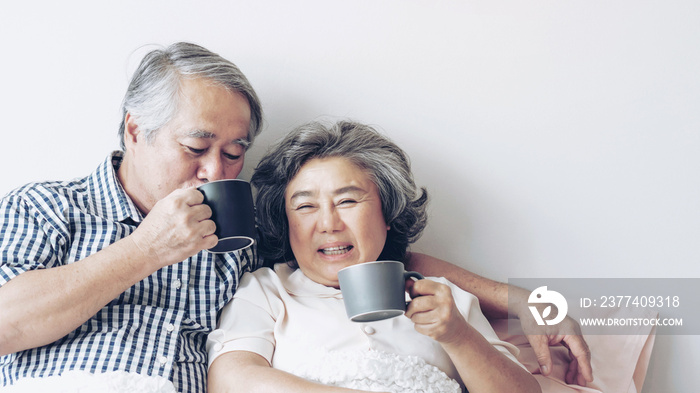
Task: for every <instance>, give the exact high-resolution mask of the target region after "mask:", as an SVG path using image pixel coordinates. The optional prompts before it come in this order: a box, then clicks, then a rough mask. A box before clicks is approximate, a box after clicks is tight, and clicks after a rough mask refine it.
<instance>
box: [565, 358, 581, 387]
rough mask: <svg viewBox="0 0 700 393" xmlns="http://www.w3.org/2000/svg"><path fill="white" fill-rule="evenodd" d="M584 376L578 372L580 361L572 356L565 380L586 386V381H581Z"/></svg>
mask: <svg viewBox="0 0 700 393" xmlns="http://www.w3.org/2000/svg"><path fill="white" fill-rule="evenodd" d="M581 378H582V376H581V375H580V374H579V372H578V361H576V358H572V359H571V362H569V367H568V368H567V369H566V375H565V376H564V380H565V381H566V383H568V384H578V385H580V386H586V381H583V385H581V384H580V383H579V380H580V379H581Z"/></svg>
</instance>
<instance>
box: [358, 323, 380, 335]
mask: <svg viewBox="0 0 700 393" xmlns="http://www.w3.org/2000/svg"><path fill="white" fill-rule="evenodd" d="M362 330H364V332H365V334H368V335H372V334H374V333H376V332H377V331H376V330H374V328H373V327H372V326H369V325H365V326H364V327H362Z"/></svg>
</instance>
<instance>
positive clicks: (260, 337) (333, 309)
mask: <svg viewBox="0 0 700 393" xmlns="http://www.w3.org/2000/svg"><path fill="white" fill-rule="evenodd" d="M430 279H431V280H434V281H438V282H441V283H444V284H446V285H448V286H449V287H450V288H451V289H452V294H453V296H454V298H455V303H456V304H457V307H458V308H459V310H460V312H461V313H462V315H463V316H464V317H465V319H466V320H467V322H468V323H469V324H470V325H471V326H473V327H474V328H475V329H476V330H477V331H479V332H480V333H481V334H482V335H483V336H484V337H485V338H486V339H487V340H488V341H489V342H490V343H491V344H493V345H494V347H495V348H496V349H498V350H499V351H501V352H502V353H504V354H505V355H506V356H508V357H509V358H510V359H511V360H513V361H514V362H516V363H517V364H520V363H518V361H517V360H516V358H515V356H516V355H517V353H518V349H517V348H516V347H515V346H513V345H511V344H509V343H506V342H504V341H501V340H499V339H498V336H496V333H495V332H494V330H493V328H492V327H491V325H490V324H489V322H488V320H487V319H486V317H485V316H484V315H483V313H482V312H481V308H480V307H479V301H478V300H477V298H476V297H475V296H474V295H472V294H470V293H468V292H465V291H463V290H461V289H460V288H458V287H457V286H455V285H454V284H452V283H450V282H449V281H447V280H445V279H444V278H430ZM413 325H414V324H413V322H412V321H411V320H410V319H409V318H407V317H406V316H404V315H401V316H398V317H396V318H392V319H387V320H383V321H378V322H370V323H356V322H351V321H350V320H349V319H348V317H347V314H346V313H345V306H344V304H343V297H342V294H341V292H340V290H338V289H335V288H332V287H327V286H324V285H321V284H319V283H316V282H314V281H312V280H311V279H309V278H308V277H306V276H305V275H304V273H302V271H301V270H299V269H292V268H290V267H289V266H287V265H286V264H277V265H276V266H275V271H274V272H273V271H272V270H271V269H267V268H264V269H258V270H257V271H255V272H254V273H245V274H244V275H243V277H242V279H241V283H240V286H239V287H238V290H237V291H236V294H235V296H234V298H233V300H232V301H231V302H230V303H229V304H228V305H226V306H225V307H224V309H223V311H222V314H221V319H220V321H219V326H218V329H216V330H214V331H213V332H212V333H211V334H210V335H209V338H208V340H207V351H208V352H209V365H211V363H212V362H213V361H214V359H216V358H217V357H218V356H219V355H221V354H223V353H226V352H231V351H249V352H254V353H257V354H259V355H261V356H262V357H264V358H265V359H267V361H268V362H269V363H270V364H271V365H272V367H274V368H277V369H281V370H284V371H287V372H290V373H292V374H295V375H298V376H301V377H304V378H306V379H309V380H315V381H318V382H322V383H325V384H328V385H337V386H345V387H352V388H361V389H370V388H372V386H370V385H372V384H373V383H374V384H375V385H376V384H377V383H378V384H380V385H383V387H382V388H384V389H387V388H389V389H390V390H391V389H393V390H395V391H407V386H402V385H408V386H410V387H411V388H413V389H414V390H416V391H417V390H418V389H419V388H420V385H421V384H424V385H427V386H429V387H432V388H436V387H437V386H436V384H440V383H443V384H445V387H447V385H450V384H452V387H451V388H450V389H454V388H455V387H456V389H457V390H454V391H459V390H458V389H459V386H458V385H457V384H456V383H455V382H454V381H452V380H450V379H449V378H447V377H446V376H445V375H444V374H446V375H447V376H449V377H450V378H453V379H456V380H459V375H458V373H457V370H456V369H455V367H454V364H453V363H452V361H451V360H450V358H449V356H448V355H447V353H446V352H445V351H444V350H443V349H442V346H441V345H440V344H439V343H438V342H437V341H435V340H433V339H432V338H430V337H428V336H424V335H422V334H420V333H418V332H416V330H415V329H414V327H413ZM521 366H522V365H521ZM435 367H437V369H435ZM438 369H439V370H438ZM440 371H442V372H440ZM443 373H444V374H443ZM409 380H410V381H409ZM368 384H369V385H368ZM387 385H392V386H393V387H392V386H387ZM431 391H448V390H440V389H438V390H431Z"/></svg>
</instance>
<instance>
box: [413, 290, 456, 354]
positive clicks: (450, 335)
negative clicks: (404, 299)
mask: <svg viewBox="0 0 700 393" xmlns="http://www.w3.org/2000/svg"><path fill="white" fill-rule="evenodd" d="M406 287H407V288H406V289H407V290H408V293H409V294H410V295H411V298H413V300H411V303H409V305H408V309H407V310H406V316H407V317H408V318H410V319H411V321H413V323H414V324H415V325H416V326H415V328H416V331H418V333H421V334H424V335H426V336H428V337H430V338H432V339H433V340H435V341H437V342H439V343H441V344H455V343H457V342H458V341H459V340H460V339H462V338H463V337H464V335H463V334H462V333H463V332H464V331H465V330H466V329H468V325H467V321H466V320H465V319H464V317H463V316H462V314H461V313H460V312H459V309H458V308H457V305H456V304H455V301H454V297H453V296H452V290H451V289H450V287H448V286H447V285H445V284H442V283H439V282H435V281H432V280H418V281H413V280H408V281H407V282H406Z"/></svg>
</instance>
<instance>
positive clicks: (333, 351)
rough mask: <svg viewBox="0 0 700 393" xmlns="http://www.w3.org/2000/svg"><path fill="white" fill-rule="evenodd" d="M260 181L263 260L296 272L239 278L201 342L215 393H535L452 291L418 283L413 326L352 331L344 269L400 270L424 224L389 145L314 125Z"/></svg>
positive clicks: (400, 156) (351, 130)
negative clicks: (391, 266)
mask: <svg viewBox="0 0 700 393" xmlns="http://www.w3.org/2000/svg"><path fill="white" fill-rule="evenodd" d="M252 183H253V185H254V186H255V187H256V188H257V190H258V195H257V203H256V204H257V213H258V215H259V227H260V232H261V243H260V247H259V250H260V252H261V253H262V254H263V255H264V256H265V257H267V258H277V259H285V260H287V261H288V262H287V263H281V264H277V265H276V266H275V267H274V271H273V270H271V269H260V270H258V271H256V272H254V273H246V274H245V275H244V277H243V278H242V281H241V284H240V286H239V288H238V291H237V292H236V295H235V297H234V299H233V301H232V302H231V303H230V304H228V305H227V306H226V307H225V308H224V311H223V313H222V315H221V319H220V323H219V328H218V329H217V330H216V331H215V332H213V333H212V334H211V335H210V338H209V341H208V343H207V348H208V351H209V362H210V370H209V390H210V392H218V391H231V390H236V391H238V390H240V391H265V392H269V391H285V392H294V391H300V392H314V391H324V392H326V391H328V392H330V391H348V389H351V390H350V391H396V392H410V391H425V392H428V391H441V392H459V391H461V390H462V389H463V388H466V389H468V390H469V391H470V392H472V393H474V392H539V391H540V388H539V385H538V383H537V381H536V380H535V379H534V377H533V376H532V375H530V373H528V372H527V371H526V370H525V369H524V368H523V367H522V366H521V365H520V364H519V363H518V362H517V360H516V359H515V357H514V352H516V351H517V350H516V349H515V348H514V347H513V346H511V345H510V344H507V343H505V342H502V341H500V340H499V339H498V337H497V336H496V334H495V333H494V331H493V330H492V328H491V326H490V325H489V323H488V321H487V320H486V318H485V317H484V316H483V314H482V313H481V310H480V308H479V304H478V301H477V300H476V298H475V297H474V296H473V295H471V294H469V293H467V292H464V291H462V290H461V289H459V288H458V287H456V286H455V285H452V284H451V283H450V282H448V281H447V280H445V279H441V278H431V279H424V280H419V281H417V282H415V283H414V284H413V287H412V289H411V292H412V295H415V296H417V298H415V299H414V300H413V301H412V302H411V303H410V306H409V307H408V310H407V312H406V315H405V316H399V317H396V318H393V319H389V320H384V321H378V322H370V323H354V322H351V321H350V320H348V318H347V316H346V314H345V309H344V305H343V299H342V295H341V292H340V290H339V289H338V288H339V285H338V271H339V270H340V269H342V268H345V267H347V266H351V265H355V264H359V263H363V262H368V261H375V260H380V259H391V260H398V261H402V260H403V259H404V258H405V256H406V252H407V247H408V245H409V244H410V243H412V242H413V241H415V240H416V239H417V238H418V237H419V236H420V234H421V232H422V230H423V228H424V227H425V224H426V212H425V207H426V202H427V193H426V191H425V189H420V190H418V189H417V188H416V186H415V184H414V182H413V177H412V174H411V171H410V166H409V162H408V158H407V156H406V154H405V153H404V152H403V151H402V150H401V149H400V148H399V147H398V146H396V145H395V144H394V143H392V142H391V141H389V140H388V139H387V138H385V137H383V136H381V135H380V134H379V133H377V132H376V131H374V130H373V129H372V128H370V127H368V126H365V125H362V124H357V123H353V122H346V121H341V122H339V123H337V124H334V125H332V126H330V127H327V126H324V125H323V124H321V123H310V124H306V125H303V126H301V127H299V128H297V129H295V130H294V131H292V132H291V133H290V134H289V135H288V136H287V137H286V138H284V139H283V140H282V141H281V142H280V143H279V144H277V145H276V146H275V147H273V148H272V150H271V151H270V152H268V154H267V155H266V156H265V157H264V158H263V159H262V161H261V162H260V164H259V165H258V167H257V169H256V171H255V175H254V176H253V179H252Z"/></svg>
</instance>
